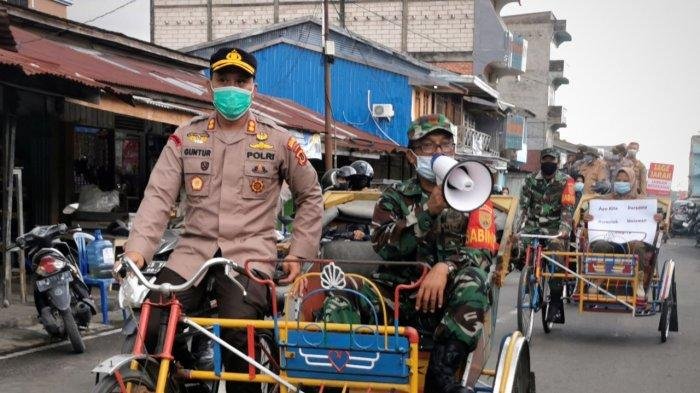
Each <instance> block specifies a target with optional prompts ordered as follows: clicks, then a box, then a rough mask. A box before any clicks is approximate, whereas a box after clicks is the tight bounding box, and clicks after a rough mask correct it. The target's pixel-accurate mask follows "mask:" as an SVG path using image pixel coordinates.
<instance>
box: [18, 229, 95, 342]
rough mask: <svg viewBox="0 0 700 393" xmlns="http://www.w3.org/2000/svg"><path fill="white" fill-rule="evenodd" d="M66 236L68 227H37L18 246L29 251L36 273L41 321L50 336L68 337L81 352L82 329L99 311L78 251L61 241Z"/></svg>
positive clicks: (28, 255) (37, 303)
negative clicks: (82, 268)
mask: <svg viewBox="0 0 700 393" xmlns="http://www.w3.org/2000/svg"><path fill="white" fill-rule="evenodd" d="M78 230H80V229H78ZM66 233H68V228H67V226H66V225H65V224H58V225H48V226H38V227H36V228H34V229H32V230H31V231H30V232H28V233H25V234H24V235H21V236H20V237H18V238H17V240H16V243H17V246H18V247H20V248H22V249H23V250H25V251H26V253H27V257H28V258H29V259H30V260H31V267H32V271H33V272H34V274H36V280H35V282H34V303H35V305H36V309H37V312H38V313H39V321H40V322H41V324H42V325H43V326H44V329H45V330H46V332H47V333H48V334H49V335H50V336H51V337H55V338H58V339H61V340H63V339H65V338H66V337H67V338H68V340H69V341H70V343H71V345H72V346H73V351H74V352H76V353H82V352H84V351H85V343H84V342H83V339H82V337H81V336H80V330H81V329H83V330H84V329H87V327H88V325H89V324H90V319H91V318H92V316H93V315H95V313H96V308H95V304H94V302H93V301H92V298H91V297H90V291H89V289H88V287H87V286H86V285H85V283H84V282H83V277H82V275H81V274H80V268H79V266H78V263H77V251H76V250H75V248H74V247H71V246H70V245H69V243H68V242H66V241H64V240H63V239H62V236H63V235H65V234H66Z"/></svg>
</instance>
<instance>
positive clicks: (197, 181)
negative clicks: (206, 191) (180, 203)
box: [190, 176, 204, 191]
mask: <svg viewBox="0 0 700 393" xmlns="http://www.w3.org/2000/svg"><path fill="white" fill-rule="evenodd" d="M190 185H191V186H192V190H194V191H202V187H204V180H202V178H201V177H199V176H195V177H193V178H192V180H191V181H190Z"/></svg>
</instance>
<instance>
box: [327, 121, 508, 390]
mask: <svg viewBox="0 0 700 393" xmlns="http://www.w3.org/2000/svg"><path fill="white" fill-rule="evenodd" d="M455 131H456V127H455V126H454V125H453V124H452V123H450V121H449V120H448V119H447V118H446V117H445V116H444V115H431V116H423V117H421V118H419V119H417V120H416V121H415V122H413V123H412V124H411V127H410V128H409V131H408V138H409V148H410V151H409V152H408V153H407V159H408V161H409V162H410V163H411V164H412V165H414V166H415V167H416V170H417V172H418V175H417V176H416V177H413V178H411V179H409V180H407V181H405V182H403V183H401V184H398V185H396V186H394V187H392V188H390V189H388V190H387V191H385V192H384V194H383V195H382V197H381V199H380V200H379V201H378V203H377V205H376V206H375V210H374V216H373V220H372V221H373V222H372V227H373V228H372V229H373V230H372V244H373V246H374V249H375V251H376V252H377V253H378V254H379V255H380V256H381V257H382V258H383V259H384V260H387V261H421V262H426V263H428V264H429V265H430V266H431V267H432V269H431V271H430V273H429V274H428V275H427V276H426V277H425V279H424V281H423V283H422V285H421V287H420V289H419V290H418V292H417V293H416V292H413V293H409V292H403V293H402V298H401V302H400V316H401V321H400V323H401V324H402V325H407V326H413V327H415V328H417V329H418V331H419V332H421V333H423V334H424V335H428V336H433V338H434V346H433V349H432V351H431V355H430V361H429V366H428V371H427V374H426V377H425V384H426V388H425V389H424V391H426V392H437V393H440V392H445V393H466V392H467V390H466V388H464V387H462V386H461V385H460V384H459V382H458V381H457V380H456V379H455V375H456V373H457V371H458V370H457V369H458V368H459V366H460V364H461V363H462V362H463V361H464V359H466V358H467V355H468V354H469V353H470V352H471V351H473V350H474V349H475V348H476V344H477V342H478V340H479V338H480V335H481V333H482V328H483V324H484V316H485V313H486V311H487V310H488V308H489V298H488V295H487V292H488V286H489V283H488V282H487V278H486V277H487V276H486V271H485V268H487V267H488V266H489V265H490V264H491V262H492V252H491V251H490V250H485V249H484V250H480V249H472V248H468V247H467V246H466V241H467V239H466V233H467V220H468V216H469V214H468V213H463V212H459V211H457V210H454V209H452V208H450V207H448V206H447V204H446V202H445V199H444V197H443V195H442V190H441V188H440V187H439V186H437V185H436V184H435V174H434V173H433V171H432V165H431V160H432V156H433V155H434V154H436V153H441V154H445V155H449V156H451V155H453V154H454V150H455V144H454V136H455ZM491 220H492V222H493V220H494V219H493V217H492V218H491ZM487 221H488V220H487ZM493 241H494V244H495V235H494V240H493ZM419 276H420V269H418V268H407V267H406V266H391V264H387V265H384V266H382V267H381V268H380V269H379V270H378V271H376V272H375V273H374V274H373V275H372V278H373V280H374V282H375V283H376V284H377V285H378V286H379V287H380V290H381V292H382V293H383V296H384V298H385V300H386V304H387V306H388V307H389V309H390V310H392V309H393V293H394V288H395V287H396V286H397V285H399V284H407V283H410V282H412V281H415V280H416V279H417V278H418V277H419ZM361 292H362V293H363V294H364V295H366V296H367V297H368V298H370V299H372V301H373V303H374V306H375V307H377V306H378V304H377V296H376V295H375V294H374V293H372V291H371V290H370V289H369V288H368V287H367V286H365V287H363V288H362V289H361ZM365 303H366V302H365ZM324 306H325V307H324V314H323V316H322V318H323V319H324V320H325V321H327V322H345V323H358V322H359V321H361V320H362V321H364V322H366V323H374V322H375V321H373V320H372V319H373V317H371V316H370V315H373V314H371V307H369V306H368V305H366V306H367V307H365V304H362V302H361V301H360V300H359V299H348V298H344V297H341V296H329V297H328V298H327V299H326V302H325V305H324ZM389 314H393V313H391V312H390V313H389ZM380 315H381V314H380ZM380 322H381V321H380ZM428 386H430V388H427V387H428Z"/></svg>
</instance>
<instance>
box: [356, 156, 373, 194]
mask: <svg viewBox="0 0 700 393" xmlns="http://www.w3.org/2000/svg"><path fill="white" fill-rule="evenodd" d="M350 167H351V168H352V169H354V170H355V174H354V175H352V176H350V189H351V190H353V191H362V190H366V189H367V188H369V187H370V186H371V184H372V179H373V178H374V168H372V165H370V164H369V162H367V161H364V160H357V161H355V162H353V163H352V164H350Z"/></svg>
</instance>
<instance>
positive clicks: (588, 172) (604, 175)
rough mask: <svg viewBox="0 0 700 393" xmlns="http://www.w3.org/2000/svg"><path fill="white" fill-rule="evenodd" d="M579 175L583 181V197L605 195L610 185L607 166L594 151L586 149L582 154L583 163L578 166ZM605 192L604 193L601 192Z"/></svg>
mask: <svg viewBox="0 0 700 393" xmlns="http://www.w3.org/2000/svg"><path fill="white" fill-rule="evenodd" d="M579 173H580V174H581V175H582V176H583V178H584V179H585V181H584V185H583V195H588V194H595V193H605V192H607V190H604V189H605V188H608V187H609V185H610V182H609V180H608V179H610V177H609V176H610V174H609V173H608V166H607V164H606V163H605V161H603V160H602V159H600V158H599V154H598V152H597V151H596V150H595V149H592V148H588V149H586V150H585V151H584V153H583V162H582V163H581V164H580V166H579ZM603 191H605V192H603Z"/></svg>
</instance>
